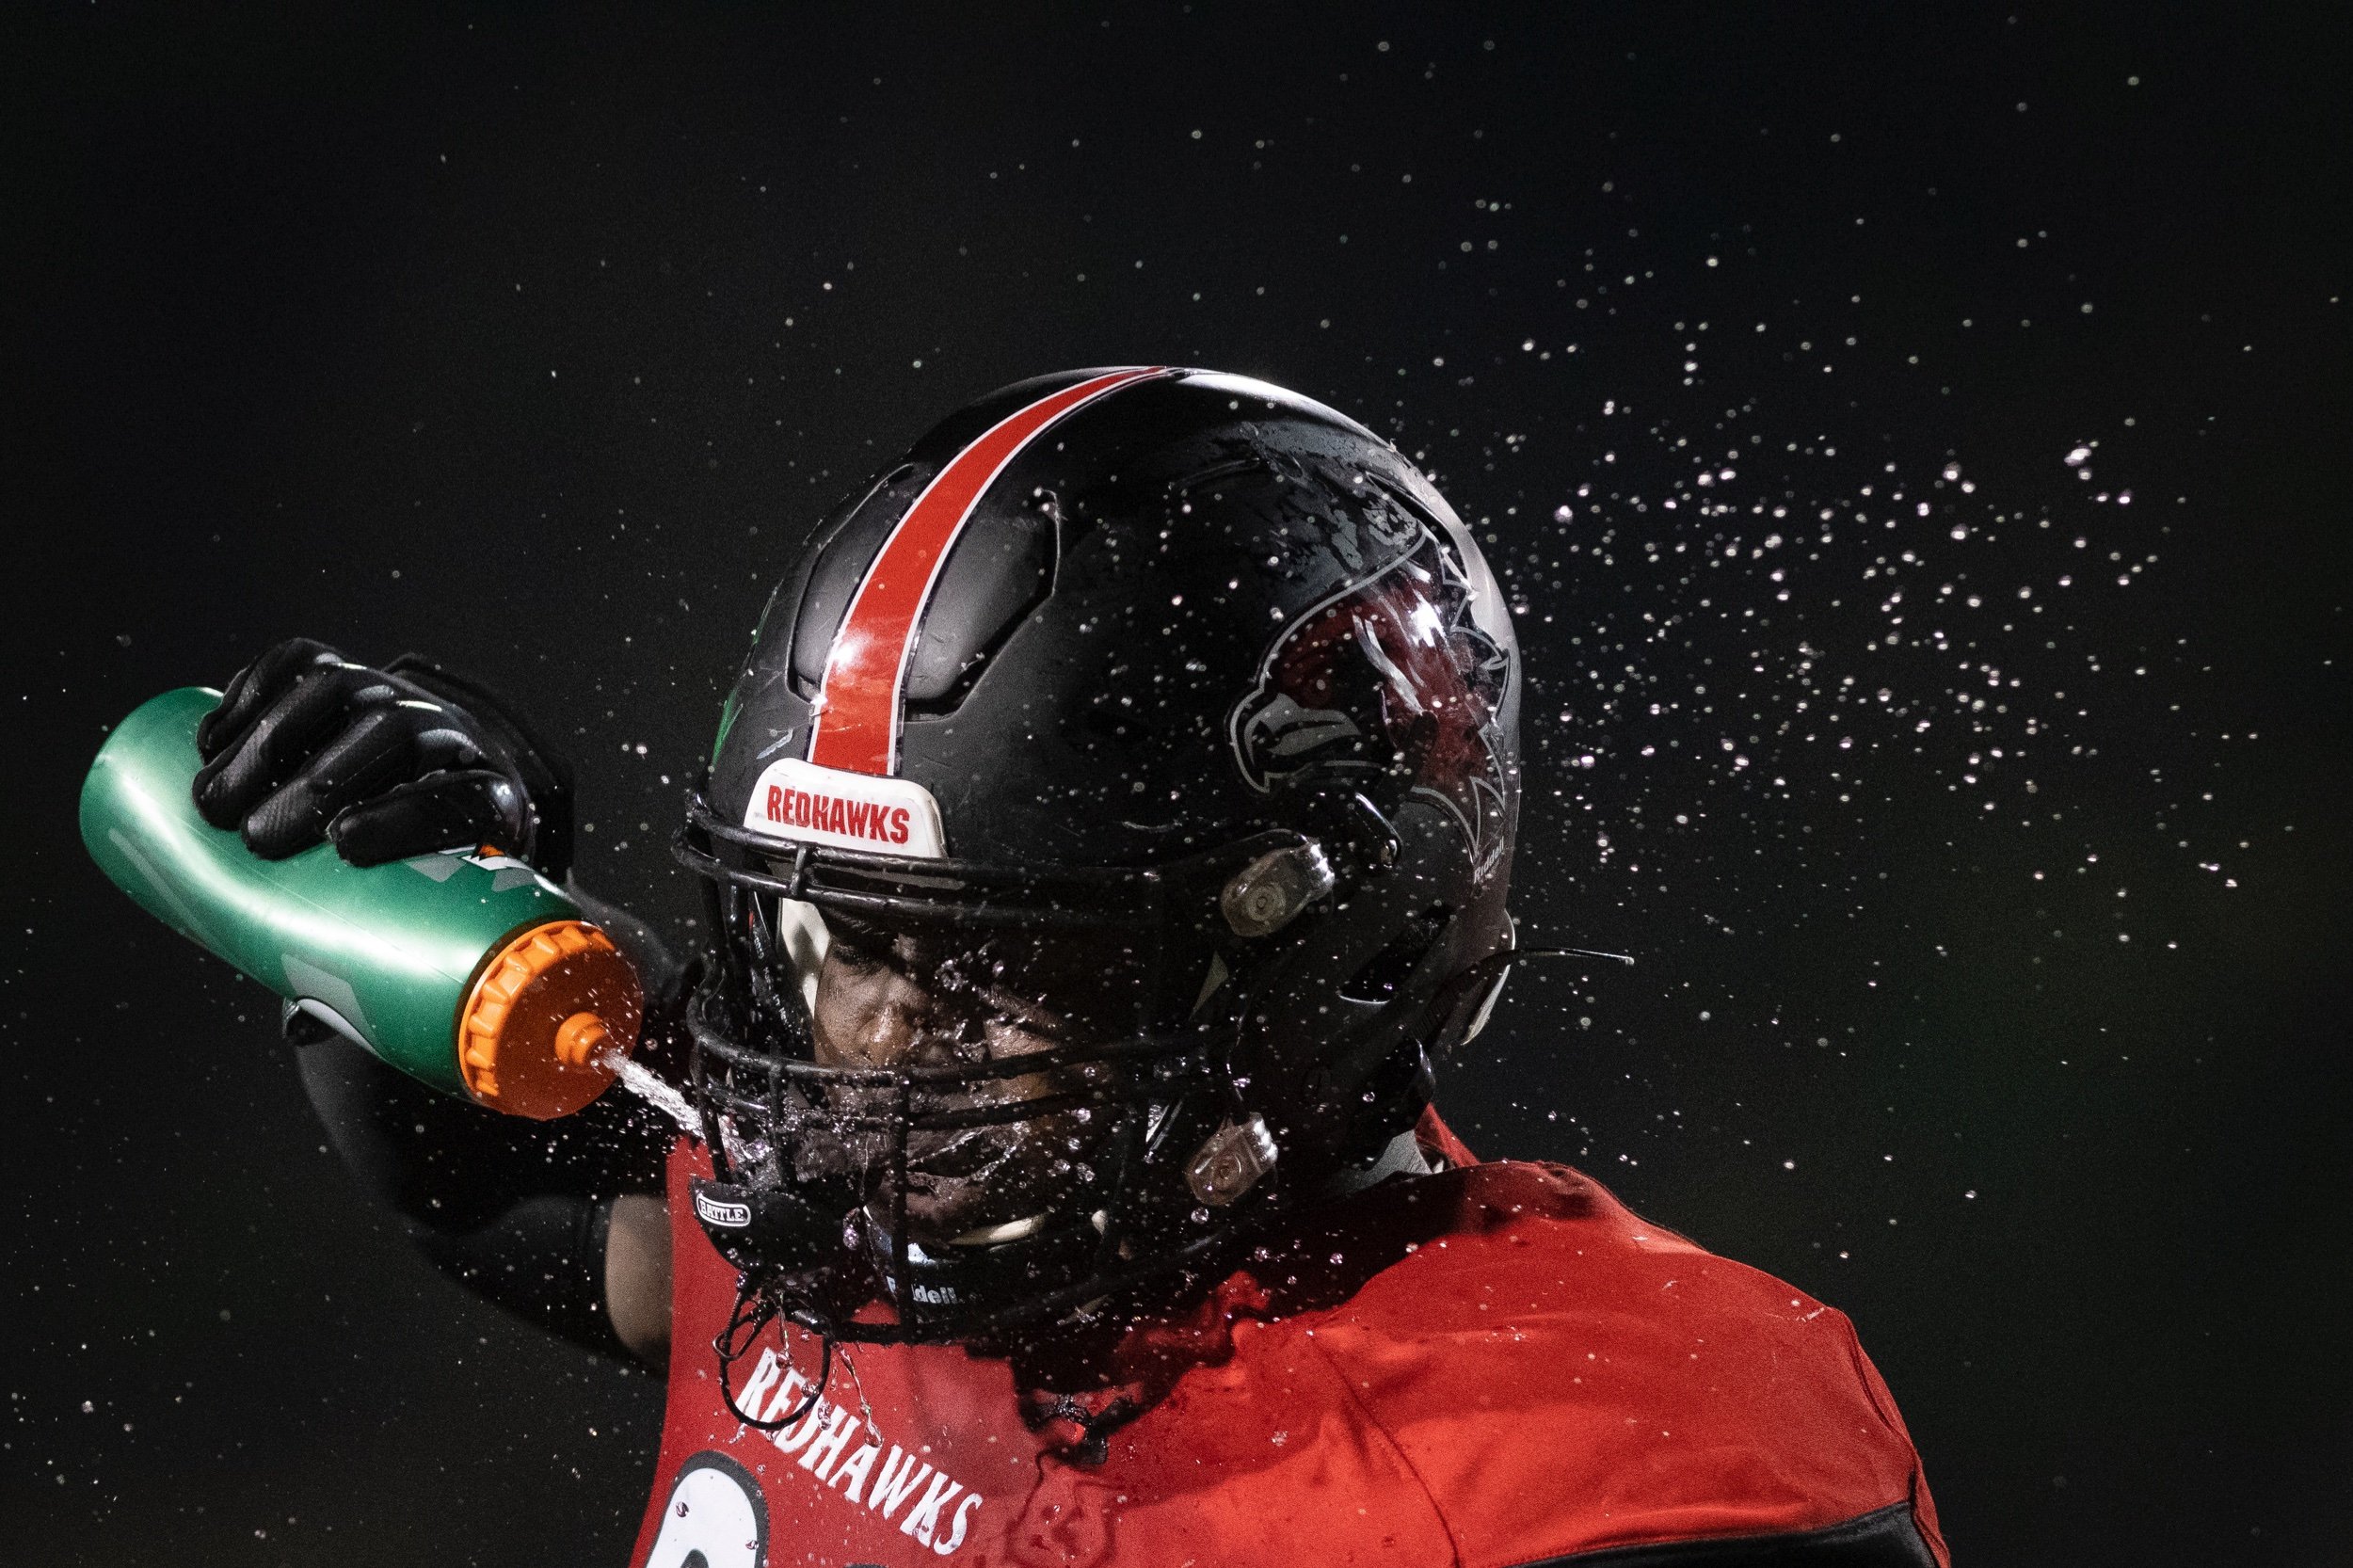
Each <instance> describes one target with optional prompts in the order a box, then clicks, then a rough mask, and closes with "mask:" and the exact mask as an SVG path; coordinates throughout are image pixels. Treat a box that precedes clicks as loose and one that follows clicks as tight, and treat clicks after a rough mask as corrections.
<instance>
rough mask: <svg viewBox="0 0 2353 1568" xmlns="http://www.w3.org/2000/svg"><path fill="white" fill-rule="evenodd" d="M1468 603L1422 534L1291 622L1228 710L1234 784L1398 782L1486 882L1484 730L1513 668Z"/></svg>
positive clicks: (1491, 798) (1490, 766) (1488, 773)
mask: <svg viewBox="0 0 2353 1568" xmlns="http://www.w3.org/2000/svg"><path fill="white" fill-rule="evenodd" d="M1473 592H1474V590H1473V588H1472V585H1471V583H1470V581H1469V580H1468V579H1467V578H1466V577H1465V575H1464V572H1463V570H1462V568H1461V566H1460V565H1459V564H1458V563H1457V562H1456V560H1455V559H1454V557H1453V555H1452V554H1451V553H1450V552H1449V551H1447V550H1446V548H1445V547H1444V546H1443V545H1441V544H1440V542H1439V541H1438V539H1437V537H1436V536H1434V535H1433V534H1432V533H1430V532H1429V531H1428V530H1426V529H1425V530H1424V532H1423V535H1422V539H1421V542H1420V544H1418V545H1417V547H1416V548H1414V549H1413V550H1411V551H1409V552H1406V553H1405V554H1403V555H1401V556H1400V557H1399V558H1398V559H1396V560H1395V561H1393V562H1391V563H1390V564H1389V565H1388V566H1387V567H1385V568H1383V569H1381V570H1380V571H1378V572H1375V573H1373V574H1372V575H1371V576H1369V577H1366V578H1362V579H1359V580H1358V581H1356V582H1353V583H1351V584H1347V585H1346V586H1344V587H1342V588H1341V589H1340V590H1339V591H1338V592H1337V593H1335V594H1333V595H1332V596H1330V597H1329V598H1327V599H1325V600H1323V601H1322V602H1321V603H1320V604H1318V605H1316V606H1315V607H1314V608H1312V609H1310V610H1309V611H1307V612H1306V613H1305V615H1302V616H1297V617H1296V618H1295V619H1293V620H1292V622H1291V623H1290V625H1289V626H1288V627H1286V628H1285V629H1284V631H1283V632H1282V634H1281V635H1280V636H1278V637H1276V638H1275V640H1274V642H1273V646H1272V647H1270V648H1268V649H1267V651H1266V654H1265V656H1264V657H1263V658H1262V659H1261V660H1260V661H1259V664H1258V678H1257V683H1256V685H1254V686H1253V687H1252V689H1251V692H1250V695H1249V696H1246V697H1244V698H1243V699H1242V700H1241V703H1240V704H1238V705H1237V706H1236V707H1235V709H1234V712H1233V717H1232V721H1231V726H1230V729H1231V734H1232V737H1233V744H1234V755H1235V758H1236V760H1238V761H1239V763H1240V765H1241V775H1242V777H1243V779H1244V780H1245V781H1246V782H1248V784H1249V785H1250V787H1251V788H1252V789H1254V790H1257V791H1259V792H1266V791H1268V790H1271V789H1273V787H1274V786H1275V785H1276V784H1277V783H1280V782H1282V781H1284V780H1286V779H1289V778H1292V777H1295V776H1299V775H1301V774H1304V773H1306V772H1308V771H1310V770H1314V771H1318V772H1324V771H1347V770H1357V769H1361V770H1365V771H1369V772H1378V773H1389V774H1394V775H1398V776H1402V778H1403V780H1404V782H1405V784H1406V786H1407V788H1408V789H1409V790H1410V792H1412V793H1413V794H1414V795H1416V796H1417V797H1419V798H1421V799H1423V800H1425V801H1427V802H1429V803H1430V804H1432V805H1433V806H1436V807H1438V808H1440V809H1442V810H1444V811H1446V812H1447V813H1448V814H1449V816H1450V817H1452V819H1453V821H1454V824H1455V825H1456V826H1457V828H1459V829H1460V830H1461V832H1462V835H1463V843H1464V848H1465V852H1466V853H1467V854H1468V855H1469V856H1470V860H1471V865H1472V867H1473V869H1474V871H1475V872H1477V873H1478V874H1479V875H1480V876H1481V877H1483V876H1485V875H1486V874H1487V872H1490V871H1491V870H1493V869H1494V867H1495V864H1496V861H1497V859H1498V858H1499V857H1500V856H1501V855H1502V853H1503V848H1504V828H1505V824H1504V811H1505V802H1506V799H1507V795H1506V780H1505V778H1504V776H1503V759H1502V757H1501V755H1500V754H1499V750H1498V747H1497V735H1496V728H1495V724H1496V711H1497V707H1498V706H1499V705H1500V704H1501V703H1502V701H1503V696H1504V693H1505V692H1506V690H1507V689H1508V688H1509V686H1510V683H1511V678H1512V664H1511V659H1512V656H1511V654H1510V652H1509V651H1508V650H1507V649H1506V648H1504V647H1502V646H1501V645H1500V644H1498V643H1497V641H1496V640H1495V639H1494V638H1493V637H1491V636H1489V635H1488V634H1487V632H1485V631H1483V630H1482V629H1481V627H1480V626H1479V624H1478V620H1477V617H1476V616H1474V615H1473V614H1472V613H1471V612H1472V602H1471V600H1472V595H1473Z"/></svg>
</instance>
